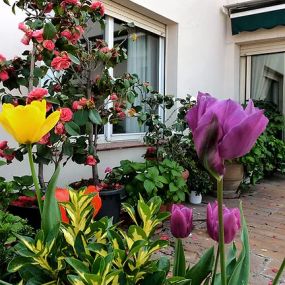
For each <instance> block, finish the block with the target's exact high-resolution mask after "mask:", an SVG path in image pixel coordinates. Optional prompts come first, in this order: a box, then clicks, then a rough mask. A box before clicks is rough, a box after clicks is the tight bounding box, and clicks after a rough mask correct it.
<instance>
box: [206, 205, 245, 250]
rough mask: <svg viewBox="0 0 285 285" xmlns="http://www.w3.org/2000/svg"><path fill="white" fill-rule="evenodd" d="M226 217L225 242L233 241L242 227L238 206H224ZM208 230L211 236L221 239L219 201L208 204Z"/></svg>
mask: <svg viewBox="0 0 285 285" xmlns="http://www.w3.org/2000/svg"><path fill="white" fill-rule="evenodd" d="M223 217H224V236H225V243H227V244H228V243H231V242H232V241H233V240H234V238H235V236H236V234H237V232H238V231H239V230H240V228H241V218H240V211H239V209H238V208H233V209H229V208H226V207H225V206H224V207H223ZM207 230H208V234H209V236H210V237H211V238H212V239H213V240H215V241H217V242H218V241H219V216H218V203H217V201H216V202H215V203H214V204H210V203H209V204H208V206H207Z"/></svg>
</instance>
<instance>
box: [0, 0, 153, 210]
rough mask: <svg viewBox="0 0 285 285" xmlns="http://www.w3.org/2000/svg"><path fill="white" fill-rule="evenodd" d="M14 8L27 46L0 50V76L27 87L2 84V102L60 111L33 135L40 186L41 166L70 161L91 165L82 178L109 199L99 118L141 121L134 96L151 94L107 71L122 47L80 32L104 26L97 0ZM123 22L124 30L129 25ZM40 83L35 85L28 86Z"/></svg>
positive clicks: (122, 55) (131, 78) (21, 151)
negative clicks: (20, 13) (11, 53)
mask: <svg viewBox="0 0 285 285" xmlns="http://www.w3.org/2000/svg"><path fill="white" fill-rule="evenodd" d="M15 7H18V8H20V9H22V10H24V11H25V13H26V14H27V17H26V19H25V21H24V22H23V23H20V24H19V29H20V30H21V31H23V33H24V36H23V39H22V43H23V44H25V45H28V44H29V43H32V50H31V51H30V50H26V51H25V52H24V53H23V56H22V57H21V58H20V57H16V58H14V59H13V60H7V59H6V58H5V57H4V56H3V55H1V57H0V68H1V70H0V71H1V72H3V73H5V74H6V75H7V76H5V77H1V81H2V82H3V85H4V86H5V87H6V88H7V89H8V90H15V89H18V90H20V89H21V88H22V86H23V85H24V86H28V94H27V96H14V95H11V93H10V92H6V90H4V89H3V90H1V99H2V103H11V104H13V105H15V106H16V105H29V104H31V103H32V102H34V101H42V100H46V101H47V114H52V113H53V112H54V111H56V110H59V111H60V113H61V115H60V120H59V122H58V123H57V124H56V126H55V128H54V129H52V130H51V131H50V132H49V133H47V134H46V135H45V136H44V137H42V138H41V139H40V140H39V142H38V143H37V147H36V151H34V153H33V155H34V158H35V161H36V162H37V163H38V173H39V181H40V185H41V187H42V188H44V186H45V176H44V166H45V165H46V164H50V163H53V164H54V165H55V168H57V167H58V166H59V165H61V164H63V165H65V164H66V163H68V161H69V160H70V159H71V160H72V161H74V162H75V163H77V164H80V165H86V166H88V167H90V168H91V171H90V177H92V178H91V179H90V180H88V181H89V182H90V183H91V184H93V185H95V186H97V187H98V189H100V192H101V195H102V196H104V199H105V197H106V199H109V198H107V197H109V196H110V197H111V198H110V199H111V200H113V198H112V197H113V196H114V195H115V196H116V197H117V196H118V195H119V194H120V191H122V189H121V188H120V189H109V188H106V187H100V179H99V176H98V168H97V164H98V163H99V162H100V159H99V157H98V135H99V134H100V132H101V131H102V130H103V129H104V127H105V126H106V124H116V123H118V122H120V120H122V119H124V118H125V117H126V116H129V117H134V116H135V117H137V118H138V119H139V121H143V120H144V117H145V112H144V111H143V110H142V108H141V106H136V105H135V99H136V97H138V96H139V95H140V96H141V95H142V96H146V95H147V94H149V93H150V92H152V94H154V95H155V94H157V92H155V91H154V90H153V89H152V88H151V86H149V84H144V83H142V82H140V81H139V79H138V77H137V76H136V75H132V74H124V75H122V76H121V77H119V78H113V77H112V76H110V74H109V70H110V68H113V67H114V66H115V65H116V64H119V63H120V62H122V61H123V60H125V59H126V58H127V55H126V51H125V49H124V48H123V47H122V45H117V46H114V47H113V48H109V47H108V45H107V43H106V42H105V41H103V40H102V39H99V38H98V39H90V38H88V37H87V36H86V35H87V33H85V32H86V31H88V30H90V29H91V28H92V27H93V26H95V23H96V22H99V23H100V24H101V25H104V18H103V17H104V5H103V4H102V3H101V2H100V1H93V2H91V1H89V0H84V1H60V0H58V1H53V2H52V3H50V2H43V3H42V2H41V3H36V4H35V3H34V1H32V0H30V1H23V0H17V1H15V2H14V3H13V9H14V8H15ZM125 28H126V29H127V30H129V29H131V25H125ZM127 37H128V34H127ZM94 70H96V72H95V73H96V74H95V73H94ZM26 75H29V76H28V77H27V76H26ZM39 82H41V83H42V86H41V88H35V86H38V83H39ZM13 152H14V153H15V157H16V159H18V160H22V159H23V156H24V155H25V154H26V148H25V147H24V146H20V147H19V148H18V149H15V150H13ZM101 186H102V185H101ZM103 186H104V185H103ZM103 192H104V194H103ZM114 199H115V200H116V201H118V202H119V200H118V199H117V198H114ZM103 208H104V206H103ZM112 208H113V207H110V209H112Z"/></svg>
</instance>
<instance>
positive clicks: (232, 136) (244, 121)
mask: <svg viewBox="0 0 285 285" xmlns="http://www.w3.org/2000/svg"><path fill="white" fill-rule="evenodd" d="M186 119H187V122H188V125H189V127H190V129H191V130H192V133H193V139H194V143H195V148H196V151H197V153H198V156H199V158H200V159H201V160H202V161H203V162H204V164H205V166H206V168H207V169H209V170H212V171H214V172H215V173H218V174H219V175H223V174H224V171H225V167H224V160H230V159H233V158H237V157H241V156H243V155H245V154H247V153H248V152H249V151H250V150H251V148H252V147H253V146H254V144H255V143H256V140H257V138H258V137H259V136H260V135H261V134H262V132H263V131H264V130H265V128H266V126H267V124H268V119H267V118H266V117H265V116H264V114H263V110H260V109H258V108H255V107H254V105H253V102H252V101H251V100H250V101H249V103H248V105H247V107H246V108H245V109H243V108H242V106H241V105H240V104H239V103H237V102H235V101H232V100H230V99H229V100H217V99H215V98H214V97H212V96H211V95H209V94H203V93H200V92H199V94H198V100H197V105H196V106H194V107H193V108H191V109H190V110H189V111H188V113H187V115H186Z"/></svg>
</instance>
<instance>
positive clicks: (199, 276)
mask: <svg viewBox="0 0 285 285" xmlns="http://www.w3.org/2000/svg"><path fill="white" fill-rule="evenodd" d="M214 261H215V250H214V247H211V248H210V249H208V250H207V251H206V252H205V253H204V255H203V256H202V257H201V258H200V260H199V261H198V263H197V264H195V265H194V266H193V267H192V268H190V269H189V270H187V272H186V276H185V277H186V278H188V279H191V281H192V282H191V285H200V284H202V282H203V281H204V280H205V279H206V278H207V277H208V276H209V274H210V273H211V272H212V271H213V266H214Z"/></svg>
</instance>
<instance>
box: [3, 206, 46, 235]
mask: <svg viewBox="0 0 285 285" xmlns="http://www.w3.org/2000/svg"><path fill="white" fill-rule="evenodd" d="M8 212H9V213H11V214H13V215H15V216H19V217H21V218H22V219H26V220H27V221H28V224H29V225H31V226H32V227H33V228H34V229H36V230H38V229H40V227H41V215H40V210H39V208H36V207H30V208H28V207H18V206H12V205H10V206H9V207H8Z"/></svg>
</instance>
